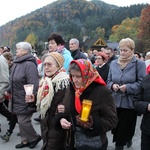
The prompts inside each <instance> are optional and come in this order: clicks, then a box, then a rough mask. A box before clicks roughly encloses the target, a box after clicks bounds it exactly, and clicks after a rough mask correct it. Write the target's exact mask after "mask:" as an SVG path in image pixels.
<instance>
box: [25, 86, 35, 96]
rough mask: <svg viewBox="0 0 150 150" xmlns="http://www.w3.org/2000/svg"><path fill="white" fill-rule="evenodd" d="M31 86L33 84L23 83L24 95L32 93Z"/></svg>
mask: <svg viewBox="0 0 150 150" xmlns="http://www.w3.org/2000/svg"><path fill="white" fill-rule="evenodd" d="M33 87H34V85H33V84H25V85H24V89H25V92H26V95H32V94H33Z"/></svg>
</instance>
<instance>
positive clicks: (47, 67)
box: [43, 56, 59, 77]
mask: <svg viewBox="0 0 150 150" xmlns="http://www.w3.org/2000/svg"><path fill="white" fill-rule="evenodd" d="M43 63H44V72H45V75H46V76H48V77H51V76H53V75H54V74H55V73H56V72H57V71H58V70H59V67H58V65H57V62H56V61H55V59H54V58H53V57H51V56H48V57H46V58H45V60H44V62H43Z"/></svg>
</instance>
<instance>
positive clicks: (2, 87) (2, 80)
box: [0, 56, 10, 101]
mask: <svg viewBox="0 0 150 150" xmlns="http://www.w3.org/2000/svg"><path fill="white" fill-rule="evenodd" d="M9 84H10V82H9V68H8V64H7V62H6V60H5V58H4V57H3V56H0V99H2V100H3V96H4V92H5V91H6V90H7V88H8V86H9ZM0 101H1V100H0Z"/></svg>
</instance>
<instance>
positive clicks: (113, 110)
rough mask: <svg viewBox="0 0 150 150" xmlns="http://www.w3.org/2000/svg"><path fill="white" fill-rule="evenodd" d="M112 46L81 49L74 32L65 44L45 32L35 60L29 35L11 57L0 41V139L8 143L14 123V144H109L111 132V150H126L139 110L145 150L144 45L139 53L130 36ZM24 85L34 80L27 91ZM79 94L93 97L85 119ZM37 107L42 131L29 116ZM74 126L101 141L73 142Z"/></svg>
mask: <svg viewBox="0 0 150 150" xmlns="http://www.w3.org/2000/svg"><path fill="white" fill-rule="evenodd" d="M116 50H117V49H115V50H114V49H113V48H111V47H107V48H101V49H99V50H96V49H94V50H89V51H88V52H87V53H84V52H82V51H81V49H80V47H79V40H78V39H77V38H72V39H70V40H69V50H68V49H66V47H65V41H64V39H63V38H62V36H61V35H59V34H57V33H52V34H50V36H49V37H48V50H46V51H43V53H42V56H41V57H40V58H41V59H40V58H39V57H38V56H37V51H35V50H34V48H33V47H32V46H31V44H30V43H28V42H18V43H17V44H16V55H15V56H13V55H12V53H11V49H10V47H9V46H4V47H3V46H2V47H0V62H1V63H0V113H1V114H2V115H3V116H5V117H6V118H7V120H8V130H7V131H6V133H5V134H4V135H2V136H1V139H2V140H4V141H6V142H8V141H9V140H10V137H11V134H12V133H13V130H14V128H15V125H16V124H18V126H19V134H20V143H19V144H17V143H16V146H15V148H16V149H20V148H24V147H29V148H34V147H36V145H37V144H38V143H39V142H40V141H41V140H42V141H43V144H42V147H41V150H81V149H89V150H93V149H94V150H107V147H108V145H109V141H108V138H107V134H106V133H107V132H108V131H111V133H112V134H113V142H114V143H115V150H124V147H125V146H127V147H128V148H129V147H131V146H132V142H133V140H132V139H133V136H134V133H135V127H136V121H137V116H138V115H142V114H143V119H142V122H141V150H149V149H150V142H149V140H150V121H149V113H150V94H149V93H150V86H149V80H150V77H149V75H150V52H147V53H146V57H145V59H144V58H143V57H141V55H140V54H139V53H138V52H136V50H135V43H134V41H133V40H132V39H130V38H124V39H121V40H120V42H119V48H118V50H117V53H116ZM26 84H32V85H34V86H33V92H32V94H30V95H28V94H26V91H25V89H24V85H26ZM84 100H90V101H91V103H92V107H91V111H90V113H89V116H88V118H87V121H83V120H82V119H81V114H82V110H83V102H84ZM35 112H39V117H38V118H35V120H36V121H38V122H39V124H40V129H41V134H40V135H39V134H38V133H37V131H36V130H35V129H34V126H33V124H32V122H31V119H32V116H33V113H35ZM0 130H1V128H0ZM2 130H3V129H2ZM78 131H79V132H80V133H82V134H83V135H84V137H85V136H87V137H89V138H91V137H92V138H95V137H100V138H99V142H100V145H98V146H96V145H95V146H93V144H90V145H89V146H87V145H86V144H85V142H86V141H85V142H81V143H80V146H79V145H77V142H76V141H77V140H78V139H77V138H78V136H76V135H77V133H78ZM81 144H84V145H82V147H81ZM92 146H93V147H92Z"/></svg>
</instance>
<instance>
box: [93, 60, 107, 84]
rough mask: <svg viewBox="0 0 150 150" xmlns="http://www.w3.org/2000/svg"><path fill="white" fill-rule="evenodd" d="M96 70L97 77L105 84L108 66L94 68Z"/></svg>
mask: <svg viewBox="0 0 150 150" xmlns="http://www.w3.org/2000/svg"><path fill="white" fill-rule="evenodd" d="M96 70H97V71H98V73H99V75H100V76H101V77H102V79H103V80H104V81H105V82H107V77H108V73H109V64H107V63H106V64H104V65H103V66H102V67H101V68H100V67H98V66H97V67H96Z"/></svg>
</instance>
